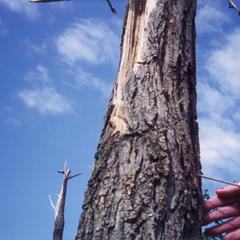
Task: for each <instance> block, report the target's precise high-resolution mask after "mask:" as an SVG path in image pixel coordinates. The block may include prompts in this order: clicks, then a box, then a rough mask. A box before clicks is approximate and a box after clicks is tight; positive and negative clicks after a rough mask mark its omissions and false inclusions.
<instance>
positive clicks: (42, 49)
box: [24, 39, 47, 55]
mask: <svg viewBox="0 0 240 240" xmlns="http://www.w3.org/2000/svg"><path fill="white" fill-rule="evenodd" d="M24 45H25V46H26V47H27V49H28V50H31V51H32V52H33V53H36V54H38V55H44V54H47V44H46V43H45V42H43V43H39V44H34V43H32V42H31V41H30V40H29V39H25V40H24Z"/></svg>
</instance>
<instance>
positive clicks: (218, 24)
mask: <svg viewBox="0 0 240 240" xmlns="http://www.w3.org/2000/svg"><path fill="white" fill-rule="evenodd" d="M226 22H230V19H229V17H228V16H227V15H226V14H225V13H224V12H223V11H222V10H221V9H220V7H219V5H218V4H217V2H215V1H214V3H211V2H209V1H207V2H205V3H204V4H202V5H200V7H199V10H198V12H197V18H196V23H197V31H198V33H199V34H202V33H206V32H220V31H222V25H223V24H224V23H226Z"/></svg>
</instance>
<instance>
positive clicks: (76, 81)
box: [65, 68, 112, 98]
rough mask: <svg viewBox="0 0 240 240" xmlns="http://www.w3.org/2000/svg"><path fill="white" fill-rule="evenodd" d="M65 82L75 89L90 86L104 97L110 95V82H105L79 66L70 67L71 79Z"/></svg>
mask: <svg viewBox="0 0 240 240" xmlns="http://www.w3.org/2000/svg"><path fill="white" fill-rule="evenodd" d="M65 83H66V84H67V85H69V86H71V87H73V88H75V89H78V88H82V87H90V88H92V89H94V90H96V91H98V92H99V93H101V95H102V96H103V97H104V98H108V97H109V96H110V93H111V89H112V84H111V83H107V82H105V81H103V80H101V79H99V78H97V77H95V76H94V75H93V74H91V73H89V72H85V71H84V70H83V69H80V68H75V69H72V71H71V79H70V80H69V81H68V82H65Z"/></svg>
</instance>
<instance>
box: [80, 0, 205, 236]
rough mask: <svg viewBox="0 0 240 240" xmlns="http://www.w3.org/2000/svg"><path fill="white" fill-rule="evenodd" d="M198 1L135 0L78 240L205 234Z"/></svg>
mask: <svg viewBox="0 0 240 240" xmlns="http://www.w3.org/2000/svg"><path fill="white" fill-rule="evenodd" d="M195 11H196V1H195V0H129V1H128V3H127V9H126V15H125V21H124V28H123V37H122V45H121V60H120V66H119V73H118V77H117V81H116V83H115V86H114V89H113V93H112V98H111V100H110V104H109V107H108V111H107V114H106V119H105V125H104V128H103V131H102V135H101V139H100V142H99V146H98V150H97V153H96V162H95V167H94V170H93V173H92V177H91V179H90V180H89V183H88V189H87V192H86V194H85V200H84V204H83V213H82V216H81V219H80V224H79V228H78V232H77V236H76V240H80V239H81V240H100V239H104V240H105V239H109V240H126V239H127V240H128V239H137V240H150V239H154V240H155V239H159V240H164V239H169V240H180V239H182V240H187V239H189V240H193V239H197V240H199V239H200V236H201V234H200V224H201V203H202V201H201V199H202V195H201V183H200V179H199V178H198V177H197V176H196V173H199V172H200V170H201V165H200V160H199V142H198V126H197V122H196V119H197V115H196V77H195V22H194V19H195Z"/></svg>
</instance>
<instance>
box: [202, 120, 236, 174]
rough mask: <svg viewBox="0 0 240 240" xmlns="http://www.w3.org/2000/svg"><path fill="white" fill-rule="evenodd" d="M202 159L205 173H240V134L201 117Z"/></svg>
mask: <svg viewBox="0 0 240 240" xmlns="http://www.w3.org/2000/svg"><path fill="white" fill-rule="evenodd" d="M200 142H201V160H202V165H203V170H204V173H205V174H207V175H210V176H221V173H222V172H225V173H226V171H227V174H229V175H231V174H232V176H238V175H239V159H238V158H239V156H240V134H239V133H236V132H234V131H232V130H226V129H225V128H224V127H221V126H219V125H218V124H216V123H214V122H212V121H209V120H208V119H200Z"/></svg>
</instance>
